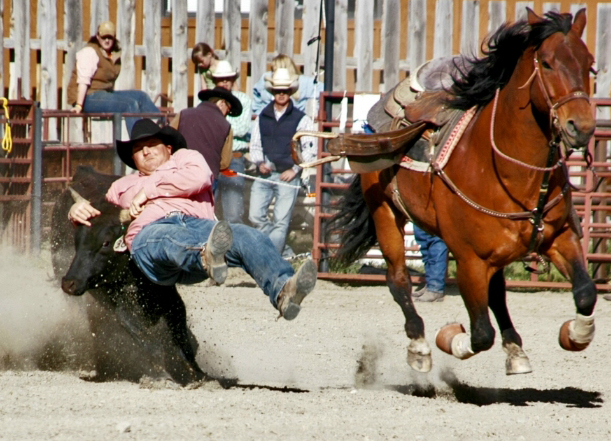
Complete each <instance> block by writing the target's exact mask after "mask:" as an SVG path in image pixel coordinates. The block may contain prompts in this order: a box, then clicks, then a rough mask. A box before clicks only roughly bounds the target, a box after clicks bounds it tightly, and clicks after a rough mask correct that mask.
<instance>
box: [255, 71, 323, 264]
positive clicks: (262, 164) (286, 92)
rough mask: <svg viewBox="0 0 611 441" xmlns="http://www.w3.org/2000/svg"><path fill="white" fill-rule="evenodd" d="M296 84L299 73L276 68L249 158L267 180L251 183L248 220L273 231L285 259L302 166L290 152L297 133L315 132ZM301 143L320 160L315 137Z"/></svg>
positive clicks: (306, 155)
mask: <svg viewBox="0 0 611 441" xmlns="http://www.w3.org/2000/svg"><path fill="white" fill-rule="evenodd" d="M297 84H298V83H297V78H296V76H294V75H291V74H290V73H289V71H288V70H287V69H284V68H279V69H276V71H275V72H274V74H273V75H272V76H271V78H270V79H269V84H268V85H267V88H268V90H269V91H270V92H271V93H272V95H273V96H274V101H272V102H271V103H270V104H268V105H267V106H266V107H265V108H264V109H263V110H262V111H261V114H260V115H259V116H258V117H257V119H256V120H255V122H254V124H253V129H252V135H251V139H250V159H251V161H252V162H254V163H255V164H256V166H257V171H258V173H259V175H260V176H261V177H262V178H264V179H263V180H257V181H255V182H254V183H253V185H252V187H251V193H250V210H249V213H248V219H249V220H250V222H251V223H252V225H253V226H254V227H255V228H257V229H259V230H261V231H263V232H265V233H267V234H268V235H269V238H270V239H271V241H272V242H273V243H274V245H275V246H276V249H277V250H278V252H280V253H282V254H283V256H285V257H290V256H291V255H292V250H291V249H290V247H286V249H285V246H286V236H287V233H288V228H289V224H290V221H291V216H292V214H293V208H294V206H295V201H296V199H297V194H298V189H299V184H300V181H301V179H300V175H301V168H300V167H299V165H297V164H295V163H294V162H293V158H292V155H291V139H292V137H293V135H294V134H295V133H296V132H298V131H313V130H314V123H313V121H312V120H311V119H310V117H308V116H307V115H306V114H305V113H303V112H302V111H301V110H299V109H298V108H297V107H295V105H294V103H293V101H292V100H291V95H292V94H293V93H294V92H295V90H296V89H297ZM300 142H301V146H302V150H303V156H304V160H305V161H307V162H310V161H313V160H315V159H316V154H317V146H318V144H317V142H316V139H315V138H313V137H310V136H304V137H302V138H301V139H300ZM286 184H289V185H286ZM272 200H275V202H274V216H273V220H271V219H270V218H269V216H268V215H267V213H268V209H269V206H270V205H271V203H272Z"/></svg>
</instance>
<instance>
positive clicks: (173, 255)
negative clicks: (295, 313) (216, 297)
mask: <svg viewBox="0 0 611 441" xmlns="http://www.w3.org/2000/svg"><path fill="white" fill-rule="evenodd" d="M215 224H216V221H213V220H209V219H198V218H195V217H192V216H186V215H184V214H178V215H176V216H171V217H167V218H163V219H159V220H157V221H155V222H152V223H150V224H148V225H147V226H145V227H144V228H143V229H142V231H140V232H139V233H138V234H137V235H136V237H135V238H134V241H133V242H132V249H131V256H132V259H134V261H135V262H136V264H137V265H138V268H140V270H141V271H142V272H143V273H144V274H145V275H146V277H148V278H149V279H150V280H151V281H153V282H154V283H157V284H159V285H173V284H174V283H181V284H185V285H190V284H193V283H199V282H202V281H204V280H206V279H207V278H208V273H207V272H206V270H205V269H204V267H203V265H202V259H201V256H200V250H201V249H202V247H203V245H204V244H205V243H206V242H207V241H208V236H210V232H211V231H212V227H214V225H215ZM231 231H232V233H233V245H232V246H231V248H230V249H229V251H227V254H226V255H225V257H226V259H227V265H228V266H231V267H240V268H242V269H244V271H246V272H247V273H248V274H250V276H251V277H252V278H253V279H254V280H255V282H257V285H259V287H260V288H261V289H262V290H263V292H264V293H265V294H266V295H267V296H268V297H269V300H270V301H271V303H272V305H274V306H277V303H276V300H277V298H278V294H279V293H280V291H281V290H282V288H283V287H284V284H285V283H286V282H287V280H288V279H290V278H291V277H292V276H293V274H295V271H294V270H293V267H292V266H291V265H290V264H289V263H288V262H286V261H285V260H284V259H282V257H280V254H278V253H277V252H276V249H275V248H274V245H273V244H272V243H271V242H270V240H269V239H268V238H267V236H265V235H264V234H263V233H261V232H260V231H257V230H255V229H254V228H251V227H248V226H246V225H242V224H235V225H231Z"/></svg>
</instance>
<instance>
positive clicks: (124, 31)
mask: <svg viewBox="0 0 611 441" xmlns="http://www.w3.org/2000/svg"><path fill="white" fill-rule="evenodd" d="M117 12H118V14H117V22H118V23H117V38H118V40H119V43H120V44H121V73H120V74H119V78H117V81H116V83H115V88H116V89H117V90H129V89H134V88H135V87H136V63H135V62H134V56H135V54H136V26H135V24H136V1H135V0H122V1H120V2H118V11H117Z"/></svg>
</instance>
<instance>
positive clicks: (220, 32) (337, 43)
mask: <svg viewBox="0 0 611 441" xmlns="http://www.w3.org/2000/svg"><path fill="white" fill-rule="evenodd" d="M330 1H334V6H335V20H334V22H335V33H334V45H333V47H334V77H333V89H334V90H336V91H343V90H347V91H351V92H353V91H373V92H383V91H384V90H385V89H386V88H387V85H388V86H392V85H394V84H395V83H396V82H397V81H398V80H399V79H401V78H403V77H404V76H405V73H406V72H407V71H409V70H410V69H412V68H414V67H415V66H417V65H419V64H420V63H422V62H424V61H425V60H427V59H430V58H432V57H436V56H442V55H450V54H453V53H457V52H471V53H477V51H478V49H479V45H480V42H481V40H482V39H483V38H484V37H485V36H486V34H488V32H489V31H491V30H494V29H496V27H497V26H498V25H499V24H501V23H502V22H503V21H506V20H515V19H517V18H523V17H524V14H525V11H526V10H525V7H526V6H528V7H531V8H533V9H534V10H535V12H537V13H540V14H541V13H543V12H545V11H548V10H558V11H561V12H573V13H574V12H576V11H577V10H578V9H580V8H582V7H585V8H587V14H588V15H587V16H588V26H587V28H586V33H585V35H584V39H585V41H586V43H587V45H588V47H589V48H590V51H591V52H592V53H593V54H594V55H595V57H596V68H597V69H598V72H599V73H598V76H597V78H596V80H595V82H596V88H595V89H594V90H595V95H596V96H598V97H609V90H610V88H611V87H610V86H611V66H610V64H611V53H610V51H611V33H609V29H611V2H597V1H582V2H581V3H576V2H571V1H566V0H563V1H558V2H543V1H512V0H508V1H484V0H482V1H473V0H463V1H452V0H376V1H374V0H354V1H349V0H330ZM193 3H195V2H193ZM214 3H215V2H214V1H212V0H197V2H196V4H197V10H196V12H189V11H188V8H187V6H188V3H187V0H167V1H162V0H29V1H28V0H0V16H1V19H0V48H2V56H1V57H0V90H1V91H2V92H3V96H8V97H10V98H22V97H23V98H33V99H35V100H37V101H40V102H41V106H42V108H44V109H57V108H66V107H67V106H66V103H65V91H66V87H67V83H68V80H69V77H70V73H71V71H72V69H73V67H74V62H75V54H76V52H77V51H78V50H79V49H80V48H81V47H82V46H83V45H84V43H85V42H86V40H87V39H88V38H89V37H90V36H91V35H93V34H94V33H95V30H96V27H97V24H98V23H100V22H101V21H103V20H108V19H110V20H112V21H114V22H115V23H116V24H117V33H118V38H119V40H120V42H121V45H122V47H123V58H122V63H123V64H122V72H121V75H120V77H119V79H118V83H117V88H119V89H130V88H137V89H142V90H145V91H146V92H147V93H148V94H149V95H150V96H151V97H152V98H153V99H154V98H155V97H157V96H158V94H159V93H165V94H167V95H168V96H169V97H171V99H172V100H173V102H172V106H173V107H174V109H175V110H177V111H178V110H181V109H183V108H185V107H187V106H189V105H192V103H193V96H194V91H197V90H198V89H197V82H196V78H195V75H194V72H193V64H192V63H191V61H190V51H191V48H192V47H193V45H194V43H195V42H197V41H205V42H208V43H209V44H210V43H211V44H212V45H213V46H214V47H215V48H217V49H218V52H219V53H220V54H221V56H223V57H227V59H229V60H230V61H231V63H232V64H233V65H234V66H240V71H241V72H242V75H241V84H240V86H241V89H242V90H245V91H247V92H250V91H251V86H252V84H253V83H254V82H256V81H257V79H258V78H259V77H260V76H261V75H262V74H263V73H264V72H265V71H266V70H267V68H268V63H269V61H270V60H271V58H272V57H273V56H274V55H276V54H277V53H280V52H282V53H287V54H289V55H291V56H293V57H294V59H295V61H296V62H297V64H298V65H300V66H301V67H302V68H303V71H304V73H306V74H309V75H313V74H314V72H315V69H316V63H315V61H316V55H317V50H318V44H316V43H314V44H311V45H308V44H307V42H308V41H309V40H310V39H311V38H313V37H315V36H316V35H318V24H319V16H320V7H321V1H320V0H250V3H249V5H250V13H248V14H246V13H242V12H241V9H240V8H241V3H242V2H241V0H224V2H223V3H224V8H223V10H224V12H223V13H215V11H214ZM168 6H169V8H168ZM169 9H171V13H169V12H168V10H169ZM296 16H297V17H299V18H295V17H296ZM322 36H323V41H322V42H321V45H320V51H321V62H322V61H323V60H324V53H323V49H324V29H323V32H322Z"/></svg>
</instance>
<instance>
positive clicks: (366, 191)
mask: <svg viewBox="0 0 611 441" xmlns="http://www.w3.org/2000/svg"><path fill="white" fill-rule="evenodd" d="M585 25H586V17H585V10H581V11H579V12H578V13H577V14H576V15H575V20H574V21H573V17H572V16H571V15H570V14H558V13H547V14H545V16H544V17H539V16H537V15H536V14H535V13H534V12H532V11H531V10H530V9H529V10H528V19H527V20H526V21H520V22H516V23H513V24H505V25H503V26H501V27H500V28H499V29H498V30H497V31H496V32H495V33H494V34H493V35H492V36H491V37H490V39H489V40H488V44H487V47H486V49H485V51H484V57H482V58H477V59H476V58H474V59H470V60H469V63H470V68H469V69H461V73H460V74H458V77H457V78H454V84H453V85H452V86H451V89H450V90H449V98H448V102H447V104H448V105H449V106H450V107H454V108H459V109H470V108H475V114H474V116H473V118H472V120H471V122H470V123H469V124H468V126H467V127H466V129H465V131H464V134H463V136H462V138H461V139H460V141H459V142H458V144H457V145H456V147H455V151H454V153H453V154H452V156H451V157H450V159H449V161H448V162H447V164H446V165H445V166H444V167H443V168H441V167H433V168H434V170H433V171H432V172H419V171H414V170H408V169H406V168H403V167H400V166H398V165H395V166H394V167H392V168H387V169H384V170H382V171H377V172H370V173H364V174H361V175H359V176H357V177H356V179H355V181H354V182H353V184H352V186H351V188H350V190H349V191H348V193H347V195H346V196H345V197H344V203H343V204H341V205H340V206H341V207H342V208H341V209H340V212H339V213H338V214H337V215H336V217H335V219H334V221H333V222H332V225H333V227H334V228H335V229H336V230H337V229H339V230H341V231H342V239H341V240H342V243H341V248H340V252H339V257H340V258H343V259H344V260H345V261H353V260H355V259H356V258H358V257H360V256H362V255H363V254H364V252H366V251H367V249H368V248H369V247H371V246H372V245H373V244H374V243H375V241H376V239H377V241H378V242H379V245H380V248H381V250H382V253H383V255H384V258H385V260H386V263H387V265H388V272H387V276H386V278H387V284H388V287H389V289H390V292H391V293H392V295H393V298H394V300H395V301H396V302H397V303H398V304H399V305H400V306H401V309H402V310H403V314H404V315H405V319H406V323H405V331H406V333H407V336H408V337H409V338H410V339H411V342H410V344H409V346H408V356H407V361H408V363H409V365H410V366H411V367H412V368H414V369H415V370H418V371H422V372H428V371H429V370H430V369H431V365H432V362H431V350H430V347H429V345H428V343H427V342H426V340H425V336H424V324H423V321H422V318H421V317H420V316H419V315H418V313H417V312H416V310H415V308H414V304H413V303H412V298H411V288H412V287H411V283H410V278H409V274H408V271H407V267H406V265H405V250H404V246H403V243H404V242H403V229H404V225H405V222H406V220H407V215H409V218H411V219H412V220H413V221H414V222H416V223H417V224H418V225H419V226H421V227H422V228H424V229H425V230H427V231H428V232H429V233H431V234H434V235H437V236H440V237H441V238H443V240H444V241H445V242H446V244H447V245H448V247H449V249H450V250H451V252H452V254H453V255H454V257H455V259H456V264H457V282H458V287H459V290H460V293H461V296H462V298H463V301H464V303H465V306H466V308H467V310H468V312H469V318H470V322H471V327H470V336H469V335H468V334H467V333H466V332H465V330H464V328H463V327H462V325H459V324H452V325H447V326H446V327H444V328H442V329H441V330H440V331H439V333H438V334H437V338H436V342H437V345H438V346H439V347H440V349H442V350H444V351H445V352H447V353H450V354H453V355H454V356H456V357H458V358H460V359H465V358H468V357H470V356H472V355H474V354H476V353H478V352H480V351H485V350H487V349H489V348H490V347H491V346H492V344H493V342H494V335H495V330H494V328H493V327H492V324H491V323H490V317H489V315H488V308H490V310H492V312H493V314H494V316H495V317H496V321H497V323H498V326H499V329H500V331H501V335H502V340H503V349H504V350H505V352H506V353H507V354H508V357H507V363H506V371H507V374H517V373H526V372H531V367H530V362H529V360H528V358H527V356H526V355H525V353H524V351H523V350H522V339H521V338H520V335H519V334H518V333H517V331H516V330H515V328H514V326H513V324H512V322H511V318H510V316H509V313H508V310H507V304H506V292H505V279H504V274H503V268H504V267H505V266H507V265H508V264H509V263H511V262H514V261H516V260H520V259H524V258H525V257H527V256H530V255H531V254H532V253H533V252H536V253H537V255H538V256H539V257H540V258H541V259H542V260H543V258H545V259H546V260H549V261H551V262H553V263H554V265H555V266H556V267H557V268H558V269H559V270H560V272H561V273H562V274H563V275H564V276H565V277H567V278H568V279H570V280H571V282H572V286H573V296H574V301H575V305H576V308H577V314H576V319H575V320H570V321H568V322H566V323H565V324H564V325H563V326H562V327H561V331H560V344H561V346H562V347H563V348H564V349H566V350H582V349H584V348H585V347H586V346H587V345H588V344H589V343H590V341H591V340H592V338H593V335H594V317H593V311H594V305H595V303H596V288H595V285H594V283H593V282H592V279H591V278H590V276H589V275H588V273H587V271H586V267H585V264H584V256H583V255H582V251H581V246H580V239H579V235H578V225H577V223H576V222H574V218H572V216H571V211H572V206H571V193H570V188H569V185H568V181H567V175H566V172H565V166H564V164H563V159H562V158H563V157H565V155H566V149H567V148H568V149H577V148H582V147H584V146H586V145H587V144H588V142H589V139H590V137H591V136H592V133H593V131H594V128H595V120H594V118H593V115H592V111H591V109H590V105H589V99H588V96H589V92H590V86H589V73H590V70H591V68H592V67H591V66H592V64H593V57H592V55H591V54H590V53H589V51H588V49H587V48H586V46H585V44H584V43H583V42H582V40H581V34H582V32H583V29H584V27H585ZM393 193H394V197H393ZM397 195H399V196H400V198H398V197H396V196H397ZM367 209H368V210H367ZM371 220H373V223H372V222H371ZM541 256H543V257H541Z"/></svg>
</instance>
